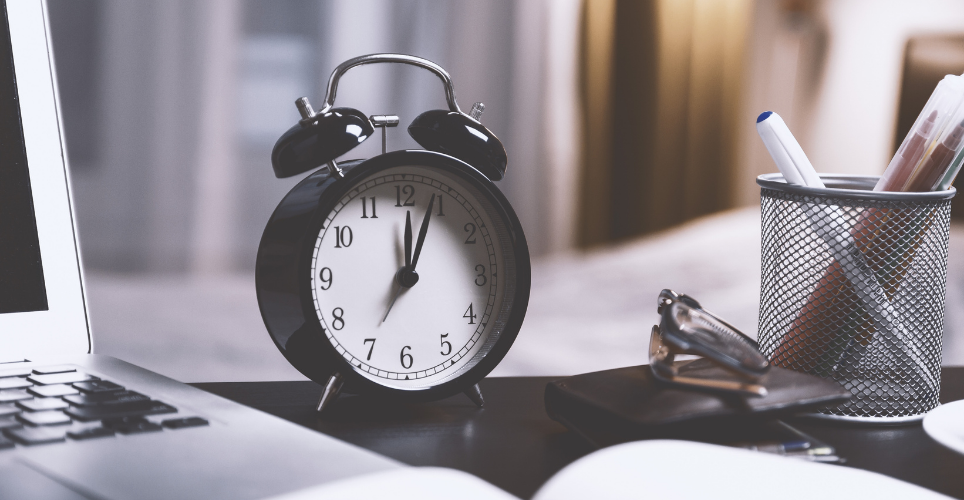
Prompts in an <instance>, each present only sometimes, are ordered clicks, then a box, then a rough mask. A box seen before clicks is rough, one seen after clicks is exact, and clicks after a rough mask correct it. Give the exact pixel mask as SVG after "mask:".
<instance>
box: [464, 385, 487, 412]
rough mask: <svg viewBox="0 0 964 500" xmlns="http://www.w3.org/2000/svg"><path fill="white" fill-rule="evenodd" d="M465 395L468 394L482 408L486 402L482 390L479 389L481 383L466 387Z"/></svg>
mask: <svg viewBox="0 0 964 500" xmlns="http://www.w3.org/2000/svg"><path fill="white" fill-rule="evenodd" d="M465 395H466V396H468V397H469V399H471V400H472V402H473V403H475V404H476V406H478V407H479V408H482V406H483V405H484V404H485V401H484V400H482V391H480V390H479V384H475V385H473V386H472V387H469V388H468V389H466V390H465Z"/></svg>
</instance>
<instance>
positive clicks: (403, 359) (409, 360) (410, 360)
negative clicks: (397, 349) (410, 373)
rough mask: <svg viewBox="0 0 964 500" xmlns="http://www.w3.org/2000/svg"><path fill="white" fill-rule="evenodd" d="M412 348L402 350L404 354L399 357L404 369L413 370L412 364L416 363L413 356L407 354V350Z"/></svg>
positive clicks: (406, 347) (407, 347)
mask: <svg viewBox="0 0 964 500" xmlns="http://www.w3.org/2000/svg"><path fill="white" fill-rule="evenodd" d="M411 348H412V346H408V345H407V346H405V347H403V348H402V352H401V353H400V354H399V355H398V359H399V361H400V362H401V363H402V368H406V369H407V368H411V367H412V363H413V362H414V361H415V360H414V359H413V358H412V355H411V354H408V353H406V352H405V349H411ZM406 360H407V361H406Z"/></svg>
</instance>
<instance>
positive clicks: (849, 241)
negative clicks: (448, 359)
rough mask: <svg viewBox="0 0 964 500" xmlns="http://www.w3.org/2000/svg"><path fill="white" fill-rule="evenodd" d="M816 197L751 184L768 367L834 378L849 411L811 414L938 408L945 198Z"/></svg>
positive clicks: (830, 184)
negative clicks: (756, 204)
mask: <svg viewBox="0 0 964 500" xmlns="http://www.w3.org/2000/svg"><path fill="white" fill-rule="evenodd" d="M821 178H822V179H823V180H824V183H825V184H826V185H827V188H826V189H819V188H809V187H804V186H797V185H789V184H787V183H786V182H785V181H784V180H783V177H782V176H781V175H780V174H767V175H761V176H760V177H758V178H757V184H759V185H760V188H761V189H760V198H761V209H762V210H761V213H762V227H763V234H762V245H763V246H762V283H761V292H760V330H759V331H760V335H759V343H760V348H761V350H762V351H763V353H764V354H765V355H766V356H767V357H769V358H770V361H771V363H772V364H774V365H776V366H781V367H783V368H788V369H791V370H796V371H800V372H805V373H809V374H812V375H817V376H820V377H824V378H827V379H832V380H836V381H837V382H839V383H840V384H841V385H843V386H844V387H846V388H847V389H849V390H850V392H851V393H852V394H853V397H852V398H851V399H850V401H849V402H847V403H845V404H843V405H840V406H837V407H833V408H824V409H822V410H820V411H819V412H818V413H817V414H816V416H822V417H826V418H835V419H844V420H857V421H866V422H881V423H898V422H904V421H913V420H917V419H920V418H923V416H924V414H925V413H927V412H928V411H930V410H932V409H934V408H936V407H937V405H938V395H939V393H940V369H941V337H942V334H943V330H944V292H945V285H946V281H947V242H948V235H949V231H950V215H951V198H953V197H954V194H955V193H956V190H955V189H954V188H951V189H950V190H948V191H936V192H926V193H896V192H874V191H873V187H874V184H876V182H877V177H873V176H853V175H823V176H821Z"/></svg>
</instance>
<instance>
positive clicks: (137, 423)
mask: <svg viewBox="0 0 964 500" xmlns="http://www.w3.org/2000/svg"><path fill="white" fill-rule="evenodd" d="M104 427H107V428H109V429H113V430H115V431H117V432H119V433H121V434H140V433H142V432H157V431H159V430H161V429H162V427H161V426H160V425H157V424H155V423H154V422H150V421H148V420H147V419H145V418H143V417H126V418H117V419H105V420H104Z"/></svg>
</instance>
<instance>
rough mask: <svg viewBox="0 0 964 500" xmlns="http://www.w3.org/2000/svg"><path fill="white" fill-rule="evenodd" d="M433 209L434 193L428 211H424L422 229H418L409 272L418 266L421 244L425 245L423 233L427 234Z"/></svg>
mask: <svg viewBox="0 0 964 500" xmlns="http://www.w3.org/2000/svg"><path fill="white" fill-rule="evenodd" d="M433 207H435V193H432V199H430V200H429V201H428V210H426V211H425V218H424V219H422V227H420V228H418V241H416V242H415V256H413V257H412V265H411V266H410V267H409V270H410V271H415V266H416V265H417V264H418V256H419V254H421V253H422V243H425V233H426V232H428V222H429V220H430V219H431V218H432V208H433Z"/></svg>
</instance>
